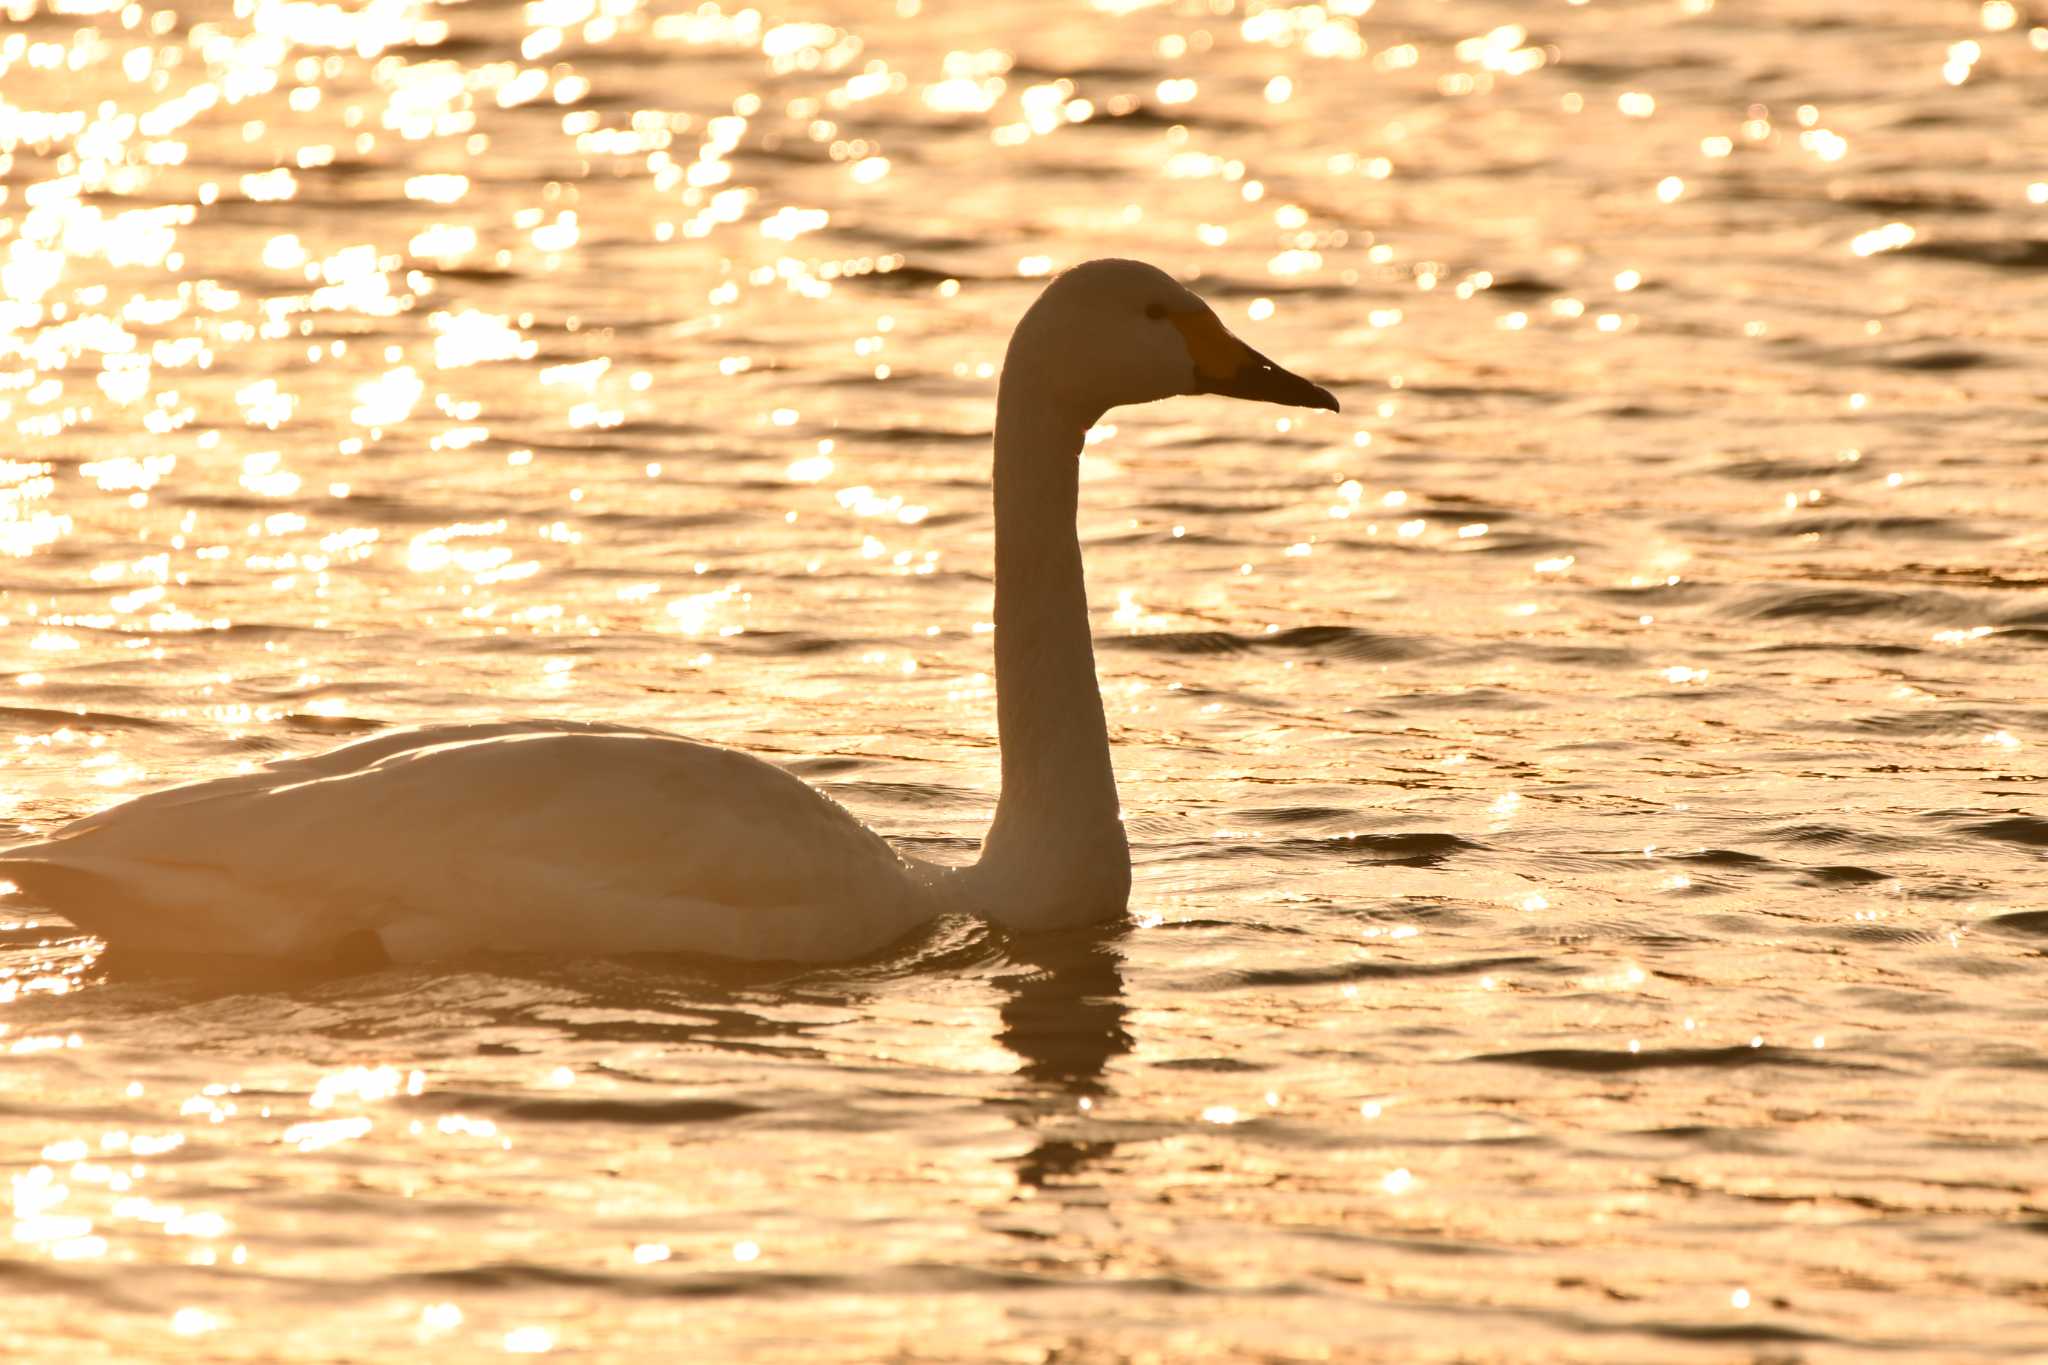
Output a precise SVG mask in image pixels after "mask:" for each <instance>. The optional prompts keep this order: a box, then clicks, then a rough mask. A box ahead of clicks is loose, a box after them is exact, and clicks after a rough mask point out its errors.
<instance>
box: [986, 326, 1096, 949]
mask: <svg viewBox="0 0 2048 1365" xmlns="http://www.w3.org/2000/svg"><path fill="white" fill-rule="evenodd" d="M1012 358H1013V359H1014V358H1015V357H1014V352H1013V357H1012ZM1099 416H1100V414H1099V413H1096V412H1085V411H1080V410H1078V409H1076V408H1075V406H1074V405H1073V404H1071V403H1061V402H1059V401H1057V400H1056V399H1054V398H1052V397H1051V396H1050V395H1048V394H1047V393H1046V392H1044V391H1043V389H1042V388H1041V387H1040V386H1039V385H1037V384H1036V383H1034V382H1033V378H1032V376H1031V375H1030V374H1029V373H1028V372H1027V373H1021V374H1020V373H1019V371H1018V367H1017V366H1016V365H1014V364H1011V365H1006V366H1005V367H1004V370H1003V379H1002V386H1001V392H1000V394H999V396H998V398H997V402H996V436H995V512H996V580H995V581H996V639H995V647H996V722H997V729H998V732H999V737H1000V740H1001V744H1002V757H1003V790H1002V796H1001V798H1000V799H999V800H998V802H997V803H996V815H995V823H994V825H993V826H992V827H991V828H990V829H989V832H988V838H987V839H986V840H985V841H984V842H983V844H982V848H981V860H980V862H978V863H976V864H975V866H974V867H972V868H969V869H966V870H964V871H963V873H962V874H961V881H962V887H961V890H962V891H963V892H964V893H965V895H964V898H965V899H966V900H967V902H968V905H967V908H969V909H973V910H976V911H978V912H979V913H981V914H984V915H987V916H988V917H990V918H991V919H995V920H998V921H1000V922H1002V923H1004V924H1008V925H1010V926H1012V927H1014V928H1020V929H1050V928H1058V927H1062V926H1067V925H1075V924H1091V923H1095V922H1097V921H1100V920H1104V919H1109V918H1112V917H1114V916H1116V915H1119V914H1121V913H1122V912H1123V910H1124V906H1125V903H1126V901H1127V900H1128V899H1129V897H1130V889H1131V858H1130V850H1129V847H1128V845H1127V844H1126V843H1125V841H1124V827H1123V819H1122V816H1121V813H1120V811H1119V808H1118V803H1117V795H1116V774H1115V772H1114V771H1113V770H1112V769H1111V767H1110V761H1109V731H1108V728H1107V726H1106V725H1105V723H1104V721H1103V715H1102V692H1101V689H1100V687H1099V685H1098V684H1097V682H1096V679H1095V651H1094V647H1093V644H1092V642H1091V641H1090V638H1089V627H1088V591H1087V588H1086V586H1085V585H1084V583H1083V581H1082V577H1081V542H1080V537H1079V535H1078V533H1077V532H1076V530H1075V526H1074V515H1075V504H1076V494H1077V486H1078V484H1079V480H1080V455H1081V445H1082V438H1083V436H1084V434H1085V433H1086V432H1087V430H1088V428H1089V427H1090V426H1091V425H1093V424H1094V421H1095V419H1096V418H1097V417H1099Z"/></svg>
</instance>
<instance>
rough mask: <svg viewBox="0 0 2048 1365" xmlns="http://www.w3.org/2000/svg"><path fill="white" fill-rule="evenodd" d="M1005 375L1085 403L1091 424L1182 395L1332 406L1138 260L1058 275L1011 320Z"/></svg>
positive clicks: (1322, 391)
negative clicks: (1111, 413) (1118, 410)
mask: <svg viewBox="0 0 2048 1365" xmlns="http://www.w3.org/2000/svg"><path fill="white" fill-rule="evenodd" d="M1005 373H1006V375H1009V374H1012V373H1014V374H1015V376H1016V377H1017V378H1019V379H1026V380H1028V382H1030V383H1031V384H1032V385H1033V386H1034V387H1038V388H1040V389H1041V390H1042V391H1043V392H1045V393H1047V394H1048V395H1050V396H1052V397H1054V398H1056V399H1059V400H1061V401H1064V402H1068V403H1071V404H1073V405H1074V406H1075V407H1076V408H1078V409H1087V410H1091V411H1088V412H1087V416H1088V418H1089V420H1091V421H1092V420H1093V419H1094V418H1095V417H1097V416H1100V415H1101V414H1102V413H1104V412H1106V411H1108V410H1109V409H1110V408H1113V407H1118V406H1121V405H1123V404H1126V403H1149V402H1152V401H1153V400H1154V399H1158V398H1171V397H1173V396H1174V395H1176V394H1183V393H1215V394H1222V395H1224V396H1226V397H1230V398H1252V399H1257V400H1258V401H1260V402H1264V403H1285V404H1287V405H1289V406H1291V407H1297V408H1327V409H1328V410H1329V411H1331V412H1335V411H1337V400H1336V399H1335V398H1334V397H1333V396H1331V394H1330V391H1329V390H1328V389H1326V388H1324V387H1323V386H1322V385H1320V384H1312V383H1310V382H1309V381H1308V380H1306V379H1303V378H1302V377H1301V376H1300V375H1298V374H1294V373H1291V372H1290V371H1287V370H1283V369H1281V368H1280V367H1279V366H1278V365H1275V364H1274V363H1273V362H1272V361H1270V360H1268V359H1266V357H1264V356H1262V355H1260V354H1259V353H1258V352H1257V351H1255V350H1253V349H1252V348H1251V347H1249V346H1247V345H1245V344H1244V343H1243V342H1242V341H1239V340H1238V339H1237V338H1236V337H1235V336H1233V335H1231V333H1230V329H1229V328H1227V327H1225V326H1224V325H1223V323H1222V322H1221V321H1220V320H1218V318H1217V317H1216V314H1215V312H1214V311H1213V310H1211V309H1210V307H1209V305H1208V304H1206V303H1204V302H1202V301H1201V300H1200V299H1199V298H1197V297H1195V295H1194V294H1193V293H1192V292H1190V291H1189V290H1188V288H1187V287H1186V286H1185V285H1182V284H1181V283H1180V282H1179V281H1177V280H1175V279H1174V278H1173V277H1172V276H1171V275H1168V274H1167V273H1166V272H1165V271H1163V270H1160V269H1158V268H1157V267H1154V266H1149V265H1146V264H1145V263H1144V262H1143V261H1119V260H1101V261H1089V262H1087V263H1086V264H1085V265H1077V266H1075V267H1074V268H1073V269H1071V270H1068V271H1066V272H1065V273H1063V274H1061V275H1060V276H1059V277H1058V278H1056V279H1054V280H1053V282H1052V283H1051V284H1049V285H1047V286H1046V287H1045V292H1044V293H1042V294H1040V295H1039V296H1038V301H1037V302H1036V303H1034V304H1032V305H1031V308H1030V309H1029V311H1027V312H1026V313H1025V314H1024V318H1023V320H1022V321H1021V322H1019V323H1018V324H1017V334H1016V336H1015V337H1013V338H1012V339H1011V342H1010V353H1009V358H1008V360H1007V361H1006V362H1005Z"/></svg>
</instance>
